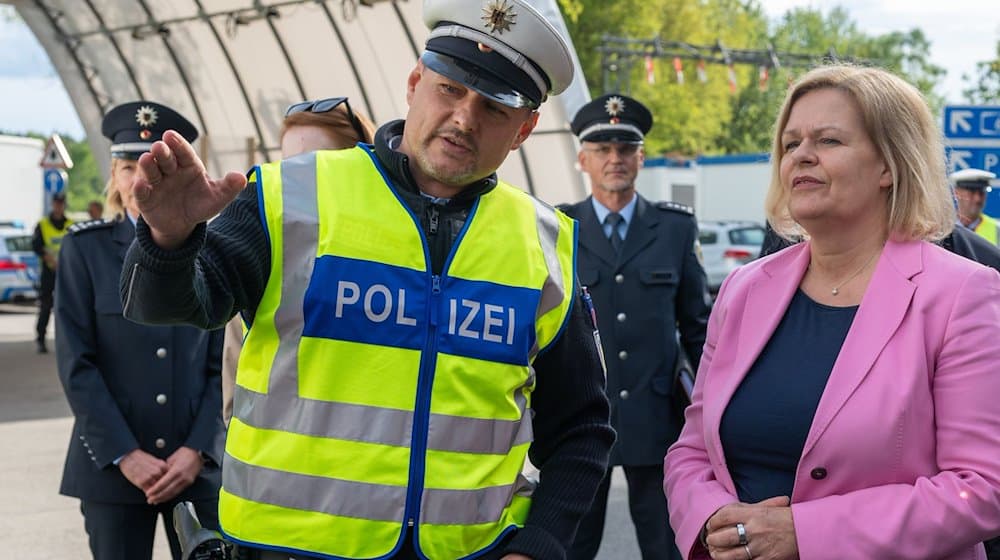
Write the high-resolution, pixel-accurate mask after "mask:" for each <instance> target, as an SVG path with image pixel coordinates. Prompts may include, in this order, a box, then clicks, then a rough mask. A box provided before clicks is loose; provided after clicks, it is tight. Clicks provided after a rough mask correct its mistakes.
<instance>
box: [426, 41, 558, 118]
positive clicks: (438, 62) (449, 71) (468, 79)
mask: <svg viewBox="0 0 1000 560" xmlns="http://www.w3.org/2000/svg"><path fill="white" fill-rule="evenodd" d="M420 60H421V62H423V63H424V66H426V67H427V68H430V69H431V70H433V71H434V72H436V73H438V74H441V75H442V76H444V77H446V78H449V79H452V80H455V81H456V82H458V83H460V84H462V85H464V86H466V87H467V88H469V89H471V90H473V91H475V92H476V93H478V94H480V95H482V96H483V97H486V98H488V99H492V100H493V101H496V102H497V103H500V104H502V105H506V106H507V107H511V108H514V109H521V108H525V107H527V108H529V109H537V108H538V103H535V102H534V101H532V100H531V99H529V98H528V97H526V96H524V95H522V94H521V93H520V92H518V91H517V90H515V89H513V88H511V87H510V85H509V84H506V83H504V82H503V81H502V80H500V79H499V78H497V77H495V76H493V75H492V74H491V73H490V72H488V71H486V70H484V69H483V68H480V67H478V66H475V65H473V64H471V63H469V62H466V61H464V60H461V59H458V58H454V57H451V56H448V55H445V54H441V53H437V52H434V51H424V54H423V55H421V56H420Z"/></svg>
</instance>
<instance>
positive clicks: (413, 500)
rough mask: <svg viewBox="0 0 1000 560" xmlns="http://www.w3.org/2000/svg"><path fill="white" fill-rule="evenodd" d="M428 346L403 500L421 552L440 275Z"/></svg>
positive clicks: (430, 308)
mask: <svg viewBox="0 0 1000 560" xmlns="http://www.w3.org/2000/svg"><path fill="white" fill-rule="evenodd" d="M427 302H428V303H427V345H426V346H425V347H424V353H423V354H422V355H421V357H420V372H419V374H418V375H417V400H416V405H415V408H414V411H413V413H414V414H413V416H414V417H413V437H412V439H411V444H410V487H409V489H408V496H407V498H406V501H407V504H408V506H412V507H408V508H407V509H408V511H407V514H406V515H407V520H406V523H407V525H408V526H409V527H413V547H414V549H415V550H420V539H419V536H418V534H417V531H419V528H418V527H417V523H416V519H415V517H416V516H417V515H419V514H420V502H421V500H422V494H423V491H424V465H425V463H426V460H427V457H426V455H427V431H428V424H429V423H430V400H431V388H432V386H433V385H434V368H435V367H436V366H437V325H438V319H439V315H440V308H441V276H440V275H438V274H434V275H432V276H431V285H430V297H428V298H427Z"/></svg>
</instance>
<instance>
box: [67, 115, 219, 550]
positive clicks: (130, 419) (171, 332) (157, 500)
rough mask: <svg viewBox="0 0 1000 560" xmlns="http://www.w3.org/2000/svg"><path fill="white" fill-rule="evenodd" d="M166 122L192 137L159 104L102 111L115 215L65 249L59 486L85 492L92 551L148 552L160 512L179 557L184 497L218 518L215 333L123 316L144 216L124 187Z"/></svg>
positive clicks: (206, 519)
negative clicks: (127, 270)
mask: <svg viewBox="0 0 1000 560" xmlns="http://www.w3.org/2000/svg"><path fill="white" fill-rule="evenodd" d="M168 129H173V130H177V131H179V132H181V133H182V134H183V135H184V136H185V137H186V138H188V139H189V140H194V139H195V138H196V137H197V135H198V132H197V130H196V129H195V128H194V126H193V125H192V124H191V123H189V122H188V121H187V120H186V119H185V118H184V117H182V116H181V115H179V114H178V113H176V112H175V111H173V110H172V109H170V108H169V107H165V106H163V105H160V104H157V103H153V102H149V101H137V102H134V103H126V104H124V105H119V106H118V107H115V108H114V109H112V110H111V111H109V112H108V114H107V115H106V116H105V117H104V121H103V123H102V127H101V130H102V132H103V134H104V135H105V136H106V137H108V138H109V139H110V140H111V142H112V146H111V156H112V159H111V179H110V180H109V181H108V186H107V204H106V206H107V208H108V211H109V212H111V213H113V214H114V215H115V217H114V219H112V220H107V221H105V220H95V221H91V222H85V223H83V224H78V225H76V226H74V228H72V229H71V232H70V234H69V235H67V236H66V238H65V239H64V240H63V244H62V249H61V252H60V261H59V262H60V273H59V276H58V279H57V287H56V289H57V294H58V298H57V299H56V302H57V303H56V325H57V333H56V350H57V359H58V366H59V377H60V380H61V381H62V384H63V388H64V390H65V393H66V397H67V399H68V400H69V404H70V407H71V408H72V410H73V415H74V417H75V422H74V425H73V435H72V438H71V439H70V444H69V452H68V455H67V458H66V466H65V469H64V471H63V479H62V485H61V487H60V493H62V494H64V495H67V496H74V497H77V498H80V510H81V511H82V513H83V517H84V526H85V528H86V530H87V534H88V535H89V539H90V549H91V552H92V553H93V557H94V558H95V559H96V560H137V559H140V560H141V559H143V558H147V559H148V558H150V557H151V556H152V548H153V533H154V530H155V527H156V518H157V516H158V515H163V521H164V525H165V526H166V530H167V531H166V532H167V537H168V541H169V543H170V549H171V552H172V555H173V557H174V558H175V559H179V558H180V547H179V545H178V542H177V536H176V535H175V532H174V529H173V518H172V515H171V510H172V507H173V505H174V504H176V503H177V502H179V501H191V502H193V503H194V505H195V508H196V510H197V512H198V516H199V517H200V518H201V522H202V524H203V525H205V526H207V527H216V526H217V525H218V522H217V517H218V515H217V511H216V509H217V503H218V492H219V485H220V482H221V481H220V469H219V467H218V466H219V465H220V464H221V461H222V451H223V441H224V428H223V424H222V417H221V412H220V409H221V387H220V375H219V370H220V360H221V351H222V333H221V331H214V332H209V331H203V330H200V329H196V328H193V327H162V326H157V327H154V326H144V325H139V324H136V323H133V322H131V321H128V320H127V319H125V318H124V317H122V305H121V300H120V296H119V290H118V279H119V277H120V275H121V270H122V262H123V257H124V255H125V251H126V250H127V249H128V247H129V244H130V243H131V242H132V238H133V236H134V234H135V228H134V225H133V223H134V220H135V219H136V218H137V217H138V215H139V214H138V211H137V210H136V207H135V205H134V201H133V200H132V198H131V196H130V195H129V194H128V193H129V191H128V190H127V187H128V185H129V184H130V183H131V181H132V176H133V174H134V172H135V168H136V162H135V160H136V159H137V158H138V157H139V155H141V154H142V153H143V152H145V151H146V150H148V148H149V146H150V145H151V144H152V142H154V141H156V140H159V139H160V137H161V136H162V134H163V131H165V130H168Z"/></svg>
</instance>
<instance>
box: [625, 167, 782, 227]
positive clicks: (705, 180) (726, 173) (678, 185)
mask: <svg viewBox="0 0 1000 560" xmlns="http://www.w3.org/2000/svg"><path fill="white" fill-rule="evenodd" d="M770 180H771V164H770V163H769V161H768V154H738V155H730V156H702V157H699V158H697V159H695V160H678V159H673V158H650V159H647V160H646V163H645V165H644V166H643V168H642V169H641V170H640V171H639V177H638V178H637V179H636V188H637V189H638V190H639V192H641V193H642V194H643V196H645V197H646V198H649V199H651V200H673V201H674V202H679V203H681V204H686V205H688V206H693V207H694V209H695V214H696V215H697V216H698V219H699V220H708V221H721V220H725V221H752V222H757V223H760V224H763V223H764V196H765V194H766V193H767V185H768V183H769V182H770Z"/></svg>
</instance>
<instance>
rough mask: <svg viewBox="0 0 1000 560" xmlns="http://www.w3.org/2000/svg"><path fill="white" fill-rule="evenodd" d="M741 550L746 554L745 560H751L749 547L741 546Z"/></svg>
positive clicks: (751, 555) (747, 545)
mask: <svg viewBox="0 0 1000 560" xmlns="http://www.w3.org/2000/svg"><path fill="white" fill-rule="evenodd" d="M743 550H744V552H746V553H747V560H753V554H751V553H750V545H749V544H745V545H743Z"/></svg>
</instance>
